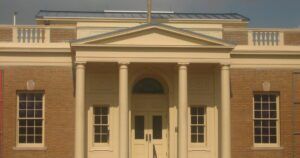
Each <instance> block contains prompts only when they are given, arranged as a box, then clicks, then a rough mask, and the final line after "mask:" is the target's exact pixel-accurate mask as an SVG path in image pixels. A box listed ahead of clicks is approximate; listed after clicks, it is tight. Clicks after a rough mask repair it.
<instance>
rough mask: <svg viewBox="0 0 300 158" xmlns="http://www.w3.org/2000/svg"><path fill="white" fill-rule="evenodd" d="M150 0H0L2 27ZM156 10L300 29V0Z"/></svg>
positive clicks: (183, 1) (195, 0) (200, 1)
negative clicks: (56, 13) (48, 14)
mask: <svg viewBox="0 0 300 158" xmlns="http://www.w3.org/2000/svg"><path fill="white" fill-rule="evenodd" d="M146 8H147V0H0V24H11V23H12V15H13V13H14V12H15V11H17V12H18V15H17V24H34V23H35V20H34V18H35V15H36V13H37V12H38V11H39V10H66V11H103V10H146ZM153 10H158V11H174V12H200V13H228V12H229V13H230V12H235V13H239V14H242V15H244V16H246V17H248V18H250V19H251V21H250V27H269V28H279V27H280V28H283V27H284V28H295V27H299V28H300V0H153Z"/></svg>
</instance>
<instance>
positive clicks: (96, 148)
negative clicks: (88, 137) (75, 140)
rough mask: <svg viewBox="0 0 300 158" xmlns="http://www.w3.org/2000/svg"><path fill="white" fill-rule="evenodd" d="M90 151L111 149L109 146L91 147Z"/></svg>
mask: <svg viewBox="0 0 300 158" xmlns="http://www.w3.org/2000/svg"><path fill="white" fill-rule="evenodd" d="M90 151H113V149H112V148H111V147H92V148H91V149H90Z"/></svg>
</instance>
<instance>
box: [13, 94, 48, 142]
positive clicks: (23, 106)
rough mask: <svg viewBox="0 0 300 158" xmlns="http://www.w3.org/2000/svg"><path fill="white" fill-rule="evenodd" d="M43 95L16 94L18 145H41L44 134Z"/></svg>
mask: <svg viewBox="0 0 300 158" xmlns="http://www.w3.org/2000/svg"><path fill="white" fill-rule="evenodd" d="M43 109H44V94H43V93H42V92H20V93H18V115H17V116H18V123H17V130H18V132H17V134H18V136H17V141H18V145H20V146H22V145H30V146H34V145H42V144H43V133H44V130H43V129H44V128H43V126H44V112H43Z"/></svg>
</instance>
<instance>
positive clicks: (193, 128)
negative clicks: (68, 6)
mask: <svg viewBox="0 0 300 158" xmlns="http://www.w3.org/2000/svg"><path fill="white" fill-rule="evenodd" d="M152 18H153V19H152V23H147V22H146V14H145V13H144V12H129V11H128V12H118V11H104V12H68V11H40V12H39V13H38V14H37V16H36V21H37V25H34V26H24V25H16V26H9V25H2V26H0V68H1V72H3V75H2V80H3V81H2V85H1V86H0V87H2V88H1V91H2V92H3V93H0V94H2V95H3V104H2V106H0V112H1V111H2V113H1V114H3V115H0V116H1V119H0V121H1V124H0V125H1V126H0V128H1V129H0V131H1V138H0V141H1V146H0V147H1V150H0V154H1V156H0V157H3V158H53V157H55V158H100V157H101V158H141V157H143V158H241V157H245V158H298V157H300V115H299V114H300V106H299V104H300V71H299V70H300V30H299V29H283V28H282V29H271V28H270V29H260V28H249V27H248V23H249V19H248V18H246V17H244V16H242V15H240V14H235V13H228V14H203V13H190V14H189V13H174V12H156V13H153V14H152ZM0 105H1V95H0Z"/></svg>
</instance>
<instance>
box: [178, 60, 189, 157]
mask: <svg viewBox="0 0 300 158" xmlns="http://www.w3.org/2000/svg"><path fill="white" fill-rule="evenodd" d="M178 84H179V85H178V87H179V88H178V91H179V92H178V93H179V94H178V149H177V151H178V155H177V157H178V158H187V157H188V133H187V132H188V121H187V120H188V119H187V117H188V115H187V114H188V94H187V89H188V88H187V65H186V64H181V65H179V83H178Z"/></svg>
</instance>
